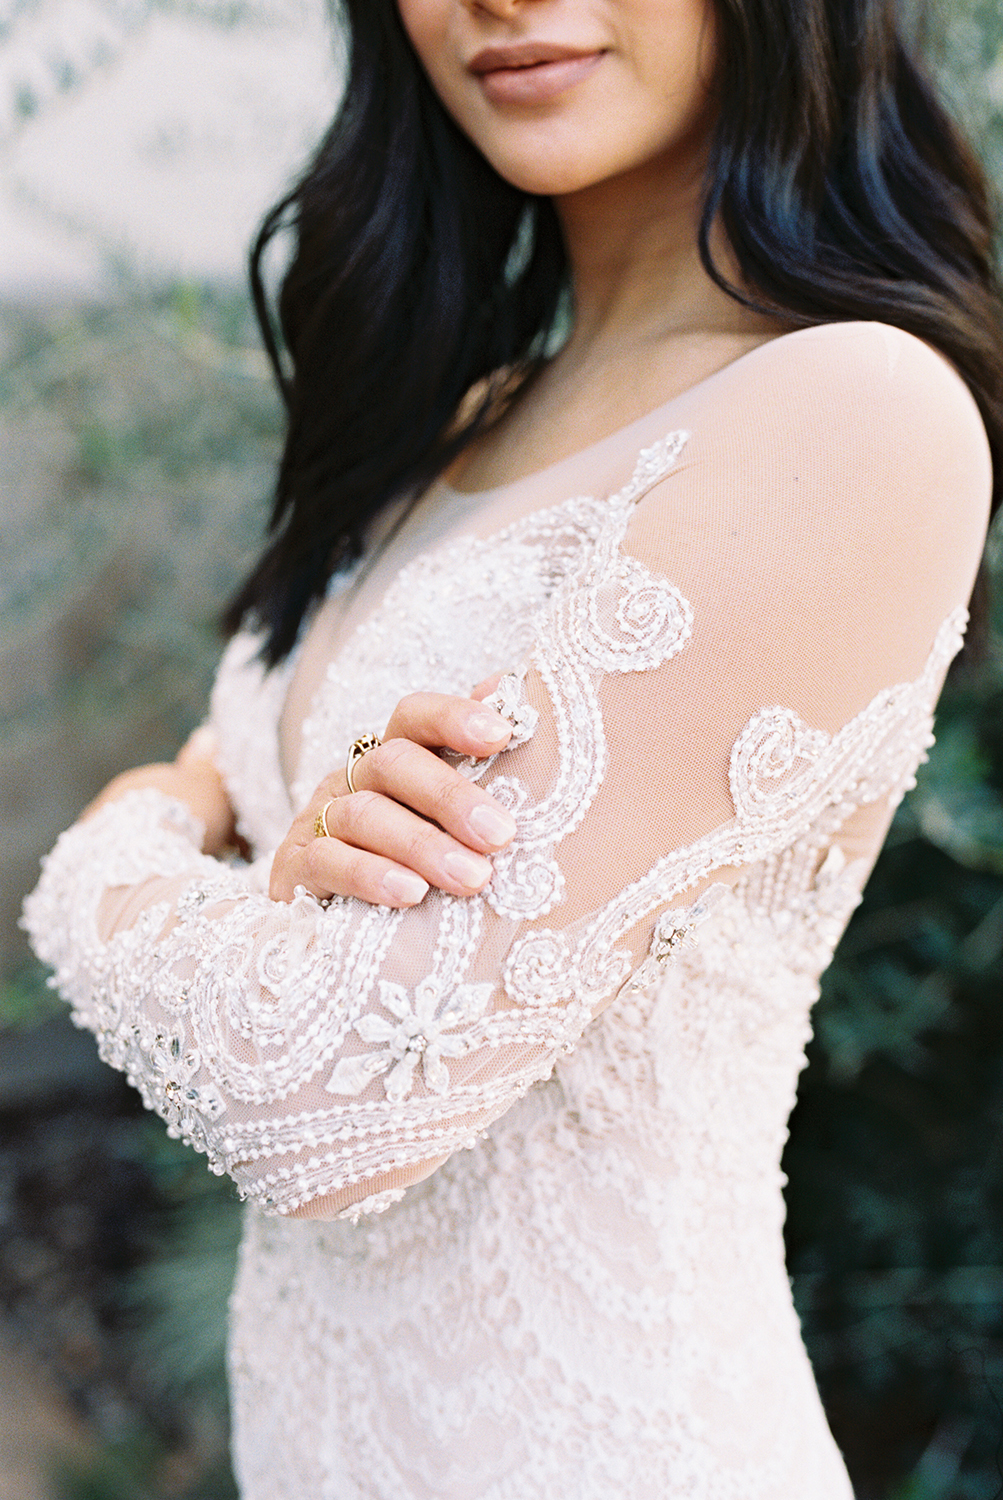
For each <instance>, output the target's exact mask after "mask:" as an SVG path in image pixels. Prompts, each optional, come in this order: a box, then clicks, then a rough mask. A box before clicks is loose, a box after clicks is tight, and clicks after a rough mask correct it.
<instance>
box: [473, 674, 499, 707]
mask: <svg viewBox="0 0 1003 1500" xmlns="http://www.w3.org/2000/svg"><path fill="white" fill-rule="evenodd" d="M504 676H505V673H504V672H492V674H491V676H490V677H485V679H484V681H483V682H479V683H478V684H477V686H476V687H475V688H474V689H473V691H472V692H471V694H470V696H471V698H473V699H475V700H476V701H477V702H478V703H483V702H484V699H485V698H490V697H491V694H492V693H493V692H494V690H495V688H496V687H497V686H498V684H499V683H500V682H501V680H502V678H503V677H504Z"/></svg>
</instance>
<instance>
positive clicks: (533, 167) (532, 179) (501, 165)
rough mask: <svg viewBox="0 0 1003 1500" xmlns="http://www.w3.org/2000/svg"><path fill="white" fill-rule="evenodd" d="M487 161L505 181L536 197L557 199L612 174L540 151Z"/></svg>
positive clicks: (591, 185) (592, 184)
mask: <svg viewBox="0 0 1003 1500" xmlns="http://www.w3.org/2000/svg"><path fill="white" fill-rule="evenodd" d="M490 160H491V165H492V166H493V167H494V169H495V171H496V172H497V173H498V175H499V176H500V177H504V179H505V181H506V182H510V183H511V184H512V186H513V187H516V188H519V189H520V191H522V192H524V193H534V194H535V195H536V196H537V197H540V198H560V197H564V196H565V195H567V194H569V193H578V192H581V191H582V189H583V188H588V187H594V186H595V184H596V183H597V182H602V181H603V180H604V179H605V178H606V177H607V176H609V175H612V174H610V173H607V172H604V171H601V170H600V171H596V170H590V169H589V168H588V167H587V166H586V165H585V164H584V163H582V162H580V161H568V160H562V159H554V158H549V159H548V158H547V157H546V156H544V155H543V154H542V153H541V154H539V155H536V156H534V157H530V158H528V159H527V158H526V157H523V156H519V157H517V158H516V157H502V158H491V159H490Z"/></svg>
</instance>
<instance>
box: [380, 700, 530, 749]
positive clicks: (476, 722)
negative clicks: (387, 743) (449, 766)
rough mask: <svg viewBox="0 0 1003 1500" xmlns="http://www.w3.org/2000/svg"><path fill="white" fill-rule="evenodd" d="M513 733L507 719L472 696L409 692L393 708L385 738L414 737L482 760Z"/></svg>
mask: <svg viewBox="0 0 1003 1500" xmlns="http://www.w3.org/2000/svg"><path fill="white" fill-rule="evenodd" d="M511 735H512V726H511V724H510V723H509V722H508V720H507V719H505V718H503V717H502V715H501V714H499V713H496V712H495V711H494V709H492V708H485V707H484V706H483V704H480V703H478V702H477V701H476V700H474V699H473V698H451V697H448V696H447V695H446V694H445V693H409V694H408V696H407V697H406V698H402V699H401V701H400V702H399V703H398V705H397V707H396V708H395V709H394V711H393V714H392V715H391V717H390V722H389V724H388V725H387V727H386V730H385V731H384V735H383V738H384V739H385V740H395V739H403V740H413V741H414V743H415V744H416V745H424V746H426V747H427V748H428V749H430V750H440V749H445V750H455V751H457V752H458V753H459V754H460V755H473V756H476V757H477V758H478V759H483V757H484V756H486V755H493V754H495V753H496V752H497V751H498V750H501V749H503V748H504V746H505V745H506V744H507V743H508V741H509V739H510V738H511Z"/></svg>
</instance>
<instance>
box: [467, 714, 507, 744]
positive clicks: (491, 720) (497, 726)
mask: <svg viewBox="0 0 1003 1500" xmlns="http://www.w3.org/2000/svg"><path fill="white" fill-rule="evenodd" d="M467 728H468V730H469V731H470V733H471V734H472V735H473V736H474V738H475V739H478V740H483V741H484V743H485V744H486V745H497V744H498V743H499V741H500V740H503V739H505V738H506V736H507V735H510V734H511V733H512V726H511V724H509V723H508V721H507V720H506V719H503V718H502V717H501V715H500V714H471V715H470V718H469V719H468V720H467Z"/></svg>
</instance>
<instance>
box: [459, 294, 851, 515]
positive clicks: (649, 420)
mask: <svg viewBox="0 0 1003 1500" xmlns="http://www.w3.org/2000/svg"><path fill="white" fill-rule="evenodd" d="M831 326H839V327H844V326H845V325H844V324H842V323H840V324H839V325H831V324H812V326H811V327H809V328H795V329H793V330H791V332H789V333H780V334H777V335H776V336H775V337H773V338H769V339H766V340H764V342H763V343H761V344H756V346H755V347H754V348H752V349H747V350H746V351H745V353H744V354H739V355H738V357H737V358H736V359H730V360H729V361H728V363H727V364H724V365H722V366H721V367H720V369H717V370H712V371H711V373H710V374H709V375H705V376H704V377H703V378H702V379H701V380H697V381H695V382H694V383H693V385H689V386H687V387H686V389H685V390H684V391H677V392H676V394H675V395H674V396H670V397H669V399H668V400H667V401H662V402H661V403H660V404H659V405H658V406H653V407H652V408H651V409H650V410H649V411H646V412H642V414H641V415H640V416H639V417H635V418H634V419H633V420H632V421H630V422H626V423H624V425H623V426H622V427H617V428H615V429H614V431H612V432H608V433H606V435H605V436H604V437H601V438H596V440H595V442H593V443H587V444H586V445H585V447H584V448H576V449H575V451H574V452H573V453H566V454H564V456H563V457H562V458H557V459H554V461H553V463H549V464H544V465H543V467H542V468H539V469H532V470H530V471H529V473H526V474H520V475H519V476H518V477H517V478H516V479H507V480H505V481H504V483H502V484H495V485H489V486H487V488H485V489H479V490H467V489H461V488H459V487H457V486H456V485H453V484H450V483H449V482H448V480H446V479H443V478H439V479H437V480H436V481H435V483H434V485H433V486H432V488H433V489H435V490H438V491H439V493H440V494H445V495H455V496H457V497H458V498H459V499H460V500H471V501H482V500H489V499H493V498H494V497H495V496H496V495H503V494H505V492H506V491H507V490H514V489H518V488H519V486H520V485H528V484H531V483H533V482H534V481H536V480H543V479H549V478H550V476H551V475H553V474H556V473H559V472H560V470H561V469H564V468H566V467H568V466H570V465H571V464H574V463H576V462H579V461H581V460H582V459H585V458H588V457H589V456H590V455H592V454H596V453H599V452H601V451H602V450H603V449H604V448H606V447H607V446H612V445H614V444H618V443H622V442H623V441H624V440H625V439H626V438H627V437H628V435H629V434H631V433H633V432H634V431H635V429H642V428H646V427H650V426H651V425H652V424H653V423H654V422H655V421H656V419H661V418H662V416H663V415H664V414H665V413H666V412H669V411H671V409H672V408H673V407H674V406H676V405H677V404H678V403H679V402H680V401H685V400H688V399H689V398H690V397H691V396H695V395H696V394H697V393H698V392H699V391H702V390H704V389H705V388H706V387H707V386H710V385H712V384H713V383H714V381H716V380H719V379H721V378H722V377H723V376H725V375H728V374H730V373H731V372H732V371H734V370H736V369H737V368H738V367H739V365H743V366H744V365H745V364H746V363H747V362H748V361H749V360H753V359H755V357H756V355H758V354H763V353H764V352H765V351H766V350H767V349H772V348H773V347H774V345H776V344H784V343H786V342H787V341H788V340H789V339H796V338H799V337H800V336H802V335H803V334H808V333H817V332H818V331H819V328H820V327H822V328H827V327H831ZM641 446H643V444H642V445H641Z"/></svg>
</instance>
